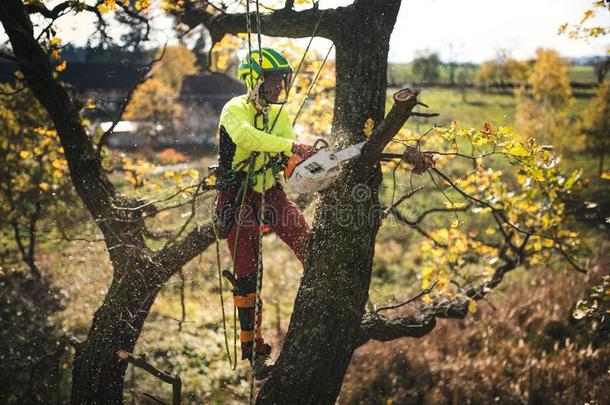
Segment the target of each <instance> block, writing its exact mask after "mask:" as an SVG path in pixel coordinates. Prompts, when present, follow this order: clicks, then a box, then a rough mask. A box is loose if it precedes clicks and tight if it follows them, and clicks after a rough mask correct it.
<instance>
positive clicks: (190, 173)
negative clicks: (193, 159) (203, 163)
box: [188, 169, 199, 179]
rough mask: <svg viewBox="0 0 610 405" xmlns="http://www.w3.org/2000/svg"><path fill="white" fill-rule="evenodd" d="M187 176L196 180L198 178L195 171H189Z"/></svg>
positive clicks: (197, 173)
mask: <svg viewBox="0 0 610 405" xmlns="http://www.w3.org/2000/svg"><path fill="white" fill-rule="evenodd" d="M188 176H189V177H190V178H191V179H198V178H199V172H198V171H197V170H195V169H189V171H188Z"/></svg>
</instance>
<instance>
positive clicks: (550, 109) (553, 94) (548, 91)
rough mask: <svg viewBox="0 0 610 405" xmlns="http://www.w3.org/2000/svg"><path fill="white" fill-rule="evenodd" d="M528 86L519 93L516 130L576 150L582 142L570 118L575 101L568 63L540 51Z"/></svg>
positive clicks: (548, 52)
mask: <svg viewBox="0 0 610 405" xmlns="http://www.w3.org/2000/svg"><path fill="white" fill-rule="evenodd" d="M527 83H528V85H529V87H528V89H527V90H523V89H519V90H517V117H516V121H517V128H519V129H520V130H521V131H522V132H523V134H524V135H526V136H530V137H534V138H536V139H538V140H540V141H545V142H550V143H553V144H554V145H556V146H558V147H560V148H564V149H565V147H566V146H567V145H570V146H572V149H571V150H572V151H574V150H575V149H574V148H573V147H574V145H578V144H580V142H578V137H579V135H577V133H576V131H574V127H573V125H572V123H571V119H570V109H571V107H572V105H573V98H572V88H571V86H570V81H569V77H568V67H567V64H566V62H565V61H563V60H561V58H560V57H559V55H558V54H557V52H555V51H553V50H547V49H539V50H538V51H537V52H536V61H535V62H534V65H533V67H532V71H531V73H530V75H529V78H528V81H527ZM581 140H582V139H581Z"/></svg>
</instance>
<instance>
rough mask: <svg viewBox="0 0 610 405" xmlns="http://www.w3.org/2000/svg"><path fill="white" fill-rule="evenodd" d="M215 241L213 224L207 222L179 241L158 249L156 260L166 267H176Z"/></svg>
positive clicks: (169, 268) (170, 268)
mask: <svg viewBox="0 0 610 405" xmlns="http://www.w3.org/2000/svg"><path fill="white" fill-rule="evenodd" d="M214 241H216V235H215V234H214V226H213V225H212V224H211V223H209V224H205V225H203V226H198V227H197V228H195V229H194V230H192V231H191V232H190V233H189V234H188V235H187V236H185V237H184V238H183V239H182V240H181V241H180V242H178V243H175V244H173V245H171V246H167V247H166V248H164V249H162V250H160V251H159V252H158V253H157V255H156V260H157V261H158V262H159V263H160V264H161V265H162V266H163V267H164V268H166V269H168V270H170V271H171V270H172V269H176V270H177V269H178V268H180V267H181V266H183V265H185V264H186V263H188V262H189V261H190V260H191V259H193V258H194V257H195V256H197V255H198V254H199V253H200V252H201V251H203V250H205V249H207V247H208V246H210V245H211V244H212V243H214Z"/></svg>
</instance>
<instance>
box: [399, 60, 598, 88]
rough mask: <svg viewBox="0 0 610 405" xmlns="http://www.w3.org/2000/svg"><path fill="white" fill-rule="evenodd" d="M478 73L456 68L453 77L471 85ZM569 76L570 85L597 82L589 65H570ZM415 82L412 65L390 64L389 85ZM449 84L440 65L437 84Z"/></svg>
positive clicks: (442, 66) (416, 79) (444, 70)
mask: <svg viewBox="0 0 610 405" xmlns="http://www.w3.org/2000/svg"><path fill="white" fill-rule="evenodd" d="M478 71H479V67H478V66H471V67H464V66H458V67H457V68H456V71H455V77H456V80H457V78H459V76H460V74H462V75H463V77H464V79H465V81H466V83H467V84H472V83H473V82H474V78H475V77H476V75H477V73H478ZM569 75H570V81H571V82H572V83H579V84H580V83H582V84H593V83H596V82H597V77H596V76H595V70H594V67H593V66H590V65H570V67H569ZM417 82H418V78H417V77H415V75H414V74H413V71H412V63H394V64H390V66H389V67H388V83H390V85H402V84H405V83H417ZM449 82H450V81H449V68H448V67H447V66H446V65H441V66H440V79H439V83H437V84H449Z"/></svg>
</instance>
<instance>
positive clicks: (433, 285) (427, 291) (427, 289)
mask: <svg viewBox="0 0 610 405" xmlns="http://www.w3.org/2000/svg"><path fill="white" fill-rule="evenodd" d="M437 284H438V280H437V281H435V282H434V283H432V285H431V286H430V287H428V288H426V289H425V290H422V291H420V292H419V294H417V295H416V296H414V297H411V298H409V299H408V300H406V301H405V302H402V303H400V304H396V305H389V306H387V307H381V308H379V309H377V311H376V312H379V311H386V310H388V309H396V308H400V307H402V306H405V305H407V304H410V303H412V302H413V301H415V300H417V299H419V298H421V297H423V296H424V295H426V294H429V293H430V291H432V290H433V289H434V287H436V285H437Z"/></svg>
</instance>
